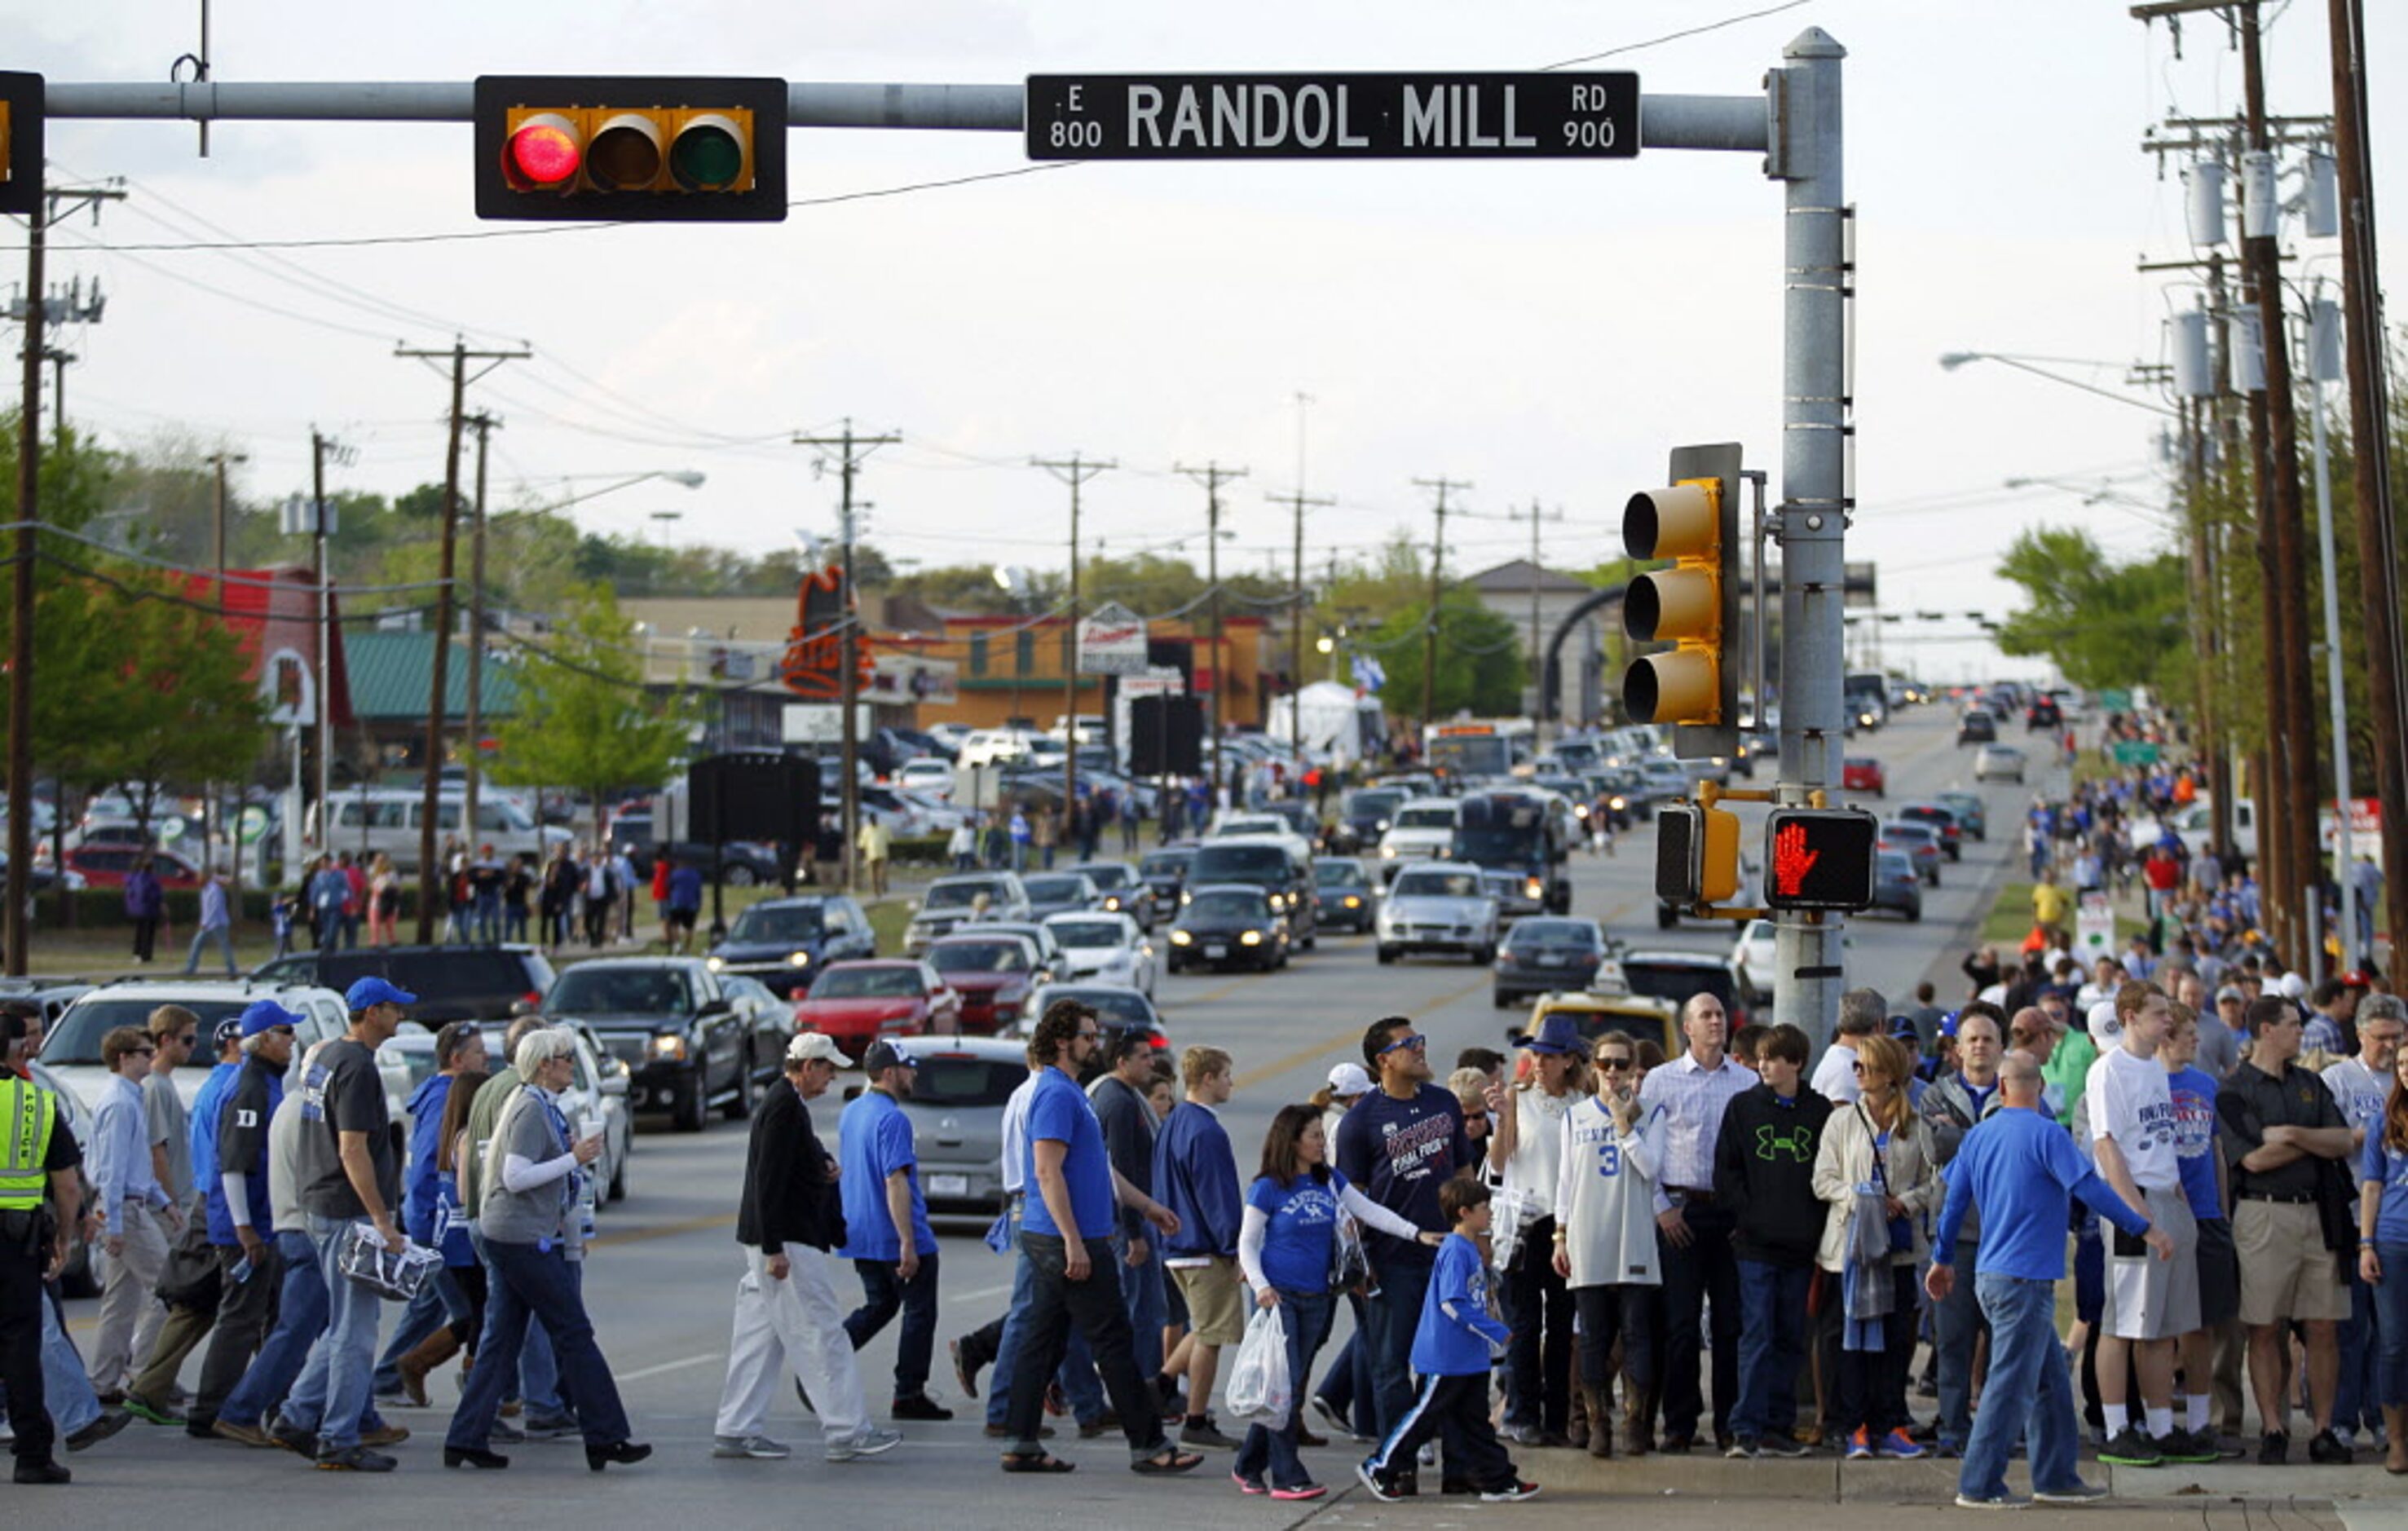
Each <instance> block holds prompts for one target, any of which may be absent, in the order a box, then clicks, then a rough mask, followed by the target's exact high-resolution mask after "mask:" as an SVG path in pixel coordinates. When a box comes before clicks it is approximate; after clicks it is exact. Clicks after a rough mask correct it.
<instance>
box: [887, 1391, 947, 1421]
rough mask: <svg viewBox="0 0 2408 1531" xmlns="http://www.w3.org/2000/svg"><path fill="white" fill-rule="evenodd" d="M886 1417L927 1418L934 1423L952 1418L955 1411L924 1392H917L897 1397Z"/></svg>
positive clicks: (902, 1418) (897, 1418) (901, 1418)
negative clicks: (905, 1396) (908, 1395)
mask: <svg viewBox="0 0 2408 1531" xmlns="http://www.w3.org/2000/svg"><path fill="white" fill-rule="evenodd" d="M886 1417H887V1418H889V1419H896V1420H925V1421H928V1422H931V1423H934V1422H936V1421H939V1420H949V1419H952V1418H953V1410H952V1409H947V1408H946V1407H945V1406H944V1405H943V1404H940V1403H939V1402H938V1401H937V1400H936V1399H934V1398H931V1397H929V1396H928V1395H926V1394H925V1393H915V1394H913V1395H911V1396H910V1397H908V1398H897V1399H896V1400H895V1407H893V1408H892V1409H888V1410H887V1411H886Z"/></svg>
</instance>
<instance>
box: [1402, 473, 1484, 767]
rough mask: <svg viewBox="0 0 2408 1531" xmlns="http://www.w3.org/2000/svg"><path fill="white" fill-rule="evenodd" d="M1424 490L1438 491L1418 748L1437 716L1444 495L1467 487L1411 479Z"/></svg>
mask: <svg viewBox="0 0 2408 1531" xmlns="http://www.w3.org/2000/svg"><path fill="white" fill-rule="evenodd" d="M1413 482H1414V483H1415V484H1417V485H1419V486H1420V487H1422V488H1424V489H1432V490H1436V491H1437V492H1438V508H1437V510H1438V514H1437V528H1436V532H1435V535H1433V536H1432V537H1431V538H1430V592H1429V615H1428V616H1427V617H1426V618H1424V619H1423V624H1422V747H1423V748H1424V749H1425V750H1426V749H1427V748H1428V747H1429V728H1430V723H1431V722H1432V721H1433V720H1435V719H1436V718H1437V716H1438V609H1439V602H1440V601H1441V599H1443V598H1444V594H1445V589H1446V584H1445V568H1446V496H1447V492H1448V491H1449V490H1454V489H1469V488H1470V487H1471V485H1470V483H1469V481H1468V480H1466V479H1444V478H1441V479H1414V480H1413Z"/></svg>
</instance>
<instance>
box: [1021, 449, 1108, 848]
mask: <svg viewBox="0 0 2408 1531" xmlns="http://www.w3.org/2000/svg"><path fill="white" fill-rule="evenodd" d="M1028 462H1029V465H1030V466H1031V467H1041V468H1043V469H1044V470H1045V471H1046V472H1048V473H1051V474H1052V475H1054V477H1055V478H1056V479H1061V480H1062V481H1063V482H1064V483H1066V484H1068V485H1069V486H1070V609H1069V611H1068V614H1067V615H1065V616H1064V617H1063V619H1062V620H1063V622H1065V623H1066V624H1067V625H1066V626H1065V627H1064V628H1063V631H1064V632H1065V633H1066V634H1067V635H1068V642H1066V643H1064V644H1063V645H1062V732H1063V736H1064V740H1063V742H1064V749H1063V752H1062V830H1063V833H1064V834H1065V835H1066V836H1067V835H1068V832H1069V828H1070V805H1071V804H1072V803H1074V802H1076V801H1077V800H1078V796H1079V486H1080V485H1082V484H1083V483H1085V482H1086V481H1087V480H1088V479H1092V478H1094V477H1095V476H1096V475H1097V474H1098V473H1103V472H1106V471H1109V470H1110V469H1112V468H1116V467H1118V466H1120V465H1119V464H1118V463H1113V462H1105V463H1091V462H1088V461H1087V460H1086V459H1085V458H1083V457H1082V456H1080V455H1079V454H1078V453H1077V452H1075V451H1074V452H1072V453H1071V454H1070V455H1069V456H1068V458H1044V457H1032V458H1030V459H1029V460H1028ZM1106 726H1107V729H1108V730H1109V727H1110V722H1109V720H1107V723H1106Z"/></svg>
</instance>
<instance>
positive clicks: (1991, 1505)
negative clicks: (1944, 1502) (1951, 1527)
mask: <svg viewBox="0 0 2408 1531" xmlns="http://www.w3.org/2000/svg"><path fill="white" fill-rule="evenodd" d="M2023 1507H2024V1501H2023V1500H2021V1499H2018V1498H2016V1497H2015V1496H2014V1495H2012V1494H1992V1495H1978V1494H1960V1495H1957V1509H1959V1510H2021V1509H2022V1508H2023Z"/></svg>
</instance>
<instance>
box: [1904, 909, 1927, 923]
mask: <svg viewBox="0 0 2408 1531" xmlns="http://www.w3.org/2000/svg"><path fill="white" fill-rule="evenodd" d="M1906 923H1908V924H1910V925H1919V924H1921V923H1923V906H1922V905H1921V904H1916V905H1915V906H1914V907H1913V908H1912V909H1908V910H1907V911H1906Z"/></svg>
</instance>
